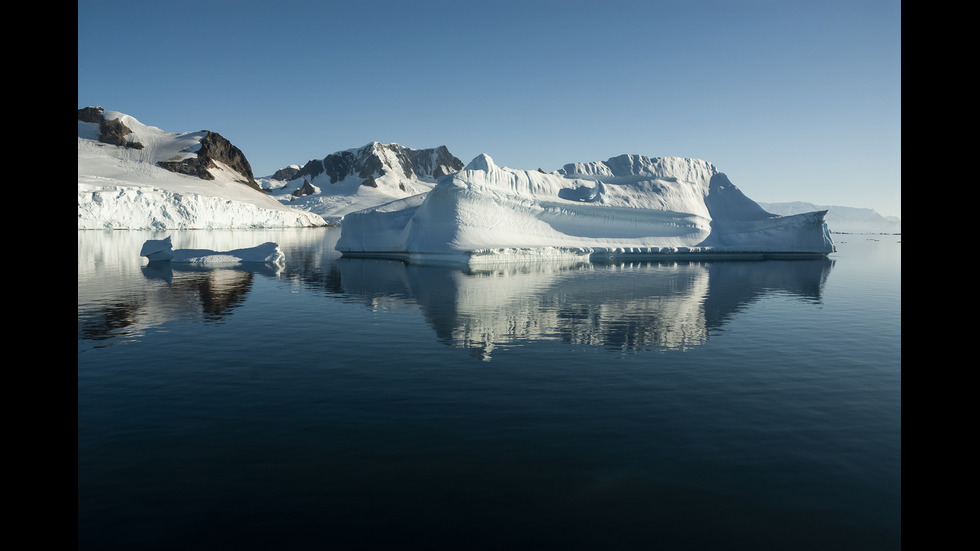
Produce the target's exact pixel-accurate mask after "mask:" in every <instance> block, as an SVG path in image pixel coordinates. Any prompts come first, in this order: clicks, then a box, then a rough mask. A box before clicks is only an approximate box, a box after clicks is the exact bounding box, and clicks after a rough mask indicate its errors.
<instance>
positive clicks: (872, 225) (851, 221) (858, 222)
mask: <svg viewBox="0 0 980 551" xmlns="http://www.w3.org/2000/svg"><path fill="white" fill-rule="evenodd" d="M759 205H761V206H762V208H764V209H766V210H768V211H769V212H773V213H776V214H782V215H789V214H799V213H801V212H810V211H815V210H825V211H827V226H829V227H830V231H831V232H835V233H902V220H901V219H900V218H898V217H896V216H882V215H880V214H878V213H877V212H876V211H875V210H874V209H864V208H857V207H842V206H839V205H824V206H821V205H814V204H813V203H806V202H803V201H793V202H789V203H759Z"/></svg>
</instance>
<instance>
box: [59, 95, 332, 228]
mask: <svg viewBox="0 0 980 551" xmlns="http://www.w3.org/2000/svg"><path fill="white" fill-rule="evenodd" d="M104 114H105V117H106V118H107V119H109V120H115V119H120V120H121V122H122V123H123V124H125V125H126V126H127V127H129V128H130V129H131V130H132V134H130V135H129V136H128V139H130V140H131V141H138V142H140V143H141V144H142V145H143V148H142V149H133V148H125V147H120V146H115V145H109V144H104V143H100V142H98V141H97V140H98V124H95V123H86V122H82V121H79V122H78V229H80V230H89V229H159V230H166V229H233V228H283V227H303V226H322V225H325V224H326V222H325V221H324V220H323V219H322V218H321V217H320V216H318V215H316V214H314V213H311V212H308V211H303V210H299V209H293V208H290V207H287V206H284V205H282V204H281V203H280V202H279V201H276V200H275V199H273V198H272V197H269V196H268V195H266V194H264V193H262V192H260V191H258V190H255V189H252V188H250V187H248V186H246V185H244V184H242V183H240V182H238V181H236V178H239V177H237V176H236V175H235V173H233V172H232V171H231V170H229V169H227V167H219V168H218V169H212V170H211V173H212V174H214V176H215V179H214V180H202V179H200V178H197V177H195V176H188V175H184V174H175V173H173V172H170V171H169V170H166V169H164V168H162V167H160V166H157V164H156V163H157V162H158V161H175V160H176V161H179V160H182V159H184V158H187V157H189V156H192V155H194V154H195V152H196V151H197V149H198V148H199V147H200V141H201V139H202V138H203V137H204V135H205V133H204V132H188V133H182V134H175V133H171V132H164V131H163V130H160V129H159V128H156V127H153V126H147V125H144V124H142V123H140V122H139V121H137V120H136V119H134V118H133V117H131V116H129V115H125V114H123V113H119V112H116V111H105V112H104Z"/></svg>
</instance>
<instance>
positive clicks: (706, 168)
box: [336, 154, 836, 265]
mask: <svg viewBox="0 0 980 551" xmlns="http://www.w3.org/2000/svg"><path fill="white" fill-rule="evenodd" d="M825 215H826V211H815V212H808V213H801V214H797V215H792V216H779V215H776V214H772V213H770V212H767V211H765V210H764V209H763V208H762V207H761V206H759V204H758V203H756V202H755V201H752V200H751V199H749V198H748V197H746V196H745V195H744V194H743V193H742V192H741V191H740V190H739V189H738V188H737V187H736V186H735V185H733V184H732V183H731V182H730V181H729V179H728V177H727V176H726V175H725V174H724V173H722V172H719V171H718V170H717V169H716V168H715V167H714V165H712V164H711V163H709V162H706V161H703V160H699V159H689V158H680V157H646V156H641V155H621V156H618V157H613V158H611V159H609V160H607V161H605V162H590V163H572V164H567V165H565V166H564V167H563V168H562V169H560V170H558V171H555V172H553V173H544V172H542V171H527V170H515V169H510V168H507V167H500V166H497V165H496V164H495V163H494V162H493V159H492V158H491V157H490V156H489V155H486V154H481V155H478V156H477V157H476V158H474V159H473V160H472V161H471V162H470V163H469V164H467V165H466V166H465V167H463V169H462V170H460V171H458V172H455V173H452V174H448V175H444V176H442V177H441V178H439V180H438V181H437V183H436V185H435V186H434V187H433V188H432V189H431V190H430V191H428V192H425V193H420V194H417V195H414V196H411V197H406V198H403V199H398V200H395V201H391V202H388V203H385V204H382V205H378V206H375V207H371V208H367V209H363V210H360V211H356V212H352V213H349V214H347V215H346V216H345V217H344V219H343V224H342V225H341V236H340V239H339V240H338V241H337V245H336V249H337V250H338V251H339V252H340V253H341V254H342V255H343V256H349V257H374V258H391V259H398V260H402V261H406V262H410V263H419V264H467V265H475V264H492V263H500V262H514V261H525V260H536V259H550V260H557V261H570V262H581V261H597V260H602V259H613V258H623V257H628V258H672V257H683V258H694V257H701V256H703V257H709V258H723V257H732V256H737V257H739V258H746V257H759V258H774V257H780V258H789V257H814V256H817V257H819V256H826V255H828V254H830V253H832V252H835V251H836V249H835V246H834V242H833V239H832V238H831V235H830V231H829V230H828V228H827V224H826V222H825Z"/></svg>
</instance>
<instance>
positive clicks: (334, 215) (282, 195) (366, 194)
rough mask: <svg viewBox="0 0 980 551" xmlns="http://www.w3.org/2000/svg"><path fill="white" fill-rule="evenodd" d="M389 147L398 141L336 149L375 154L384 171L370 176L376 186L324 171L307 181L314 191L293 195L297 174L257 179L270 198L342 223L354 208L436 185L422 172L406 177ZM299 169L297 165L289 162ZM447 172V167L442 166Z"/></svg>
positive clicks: (299, 180) (297, 184)
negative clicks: (336, 178)
mask: <svg viewBox="0 0 980 551" xmlns="http://www.w3.org/2000/svg"><path fill="white" fill-rule="evenodd" d="M389 146H395V147H398V144H397V143H392V144H381V143H379V142H372V143H370V144H367V145H366V146H364V147H359V148H352V149H348V150H346V151H339V152H337V154H338V155H339V154H345V153H346V154H350V155H351V156H352V157H354V158H358V157H363V156H364V155H367V154H374V155H377V156H378V158H379V159H380V161H381V163H382V166H383V167H384V172H385V173H384V174H374V175H372V178H373V179H374V183H375V185H376V186H377V187H371V186H365V185H362V184H363V182H364V180H365V178H363V177H361V176H360V175H358V174H350V175H348V176H347V177H346V178H344V179H343V180H340V181H338V182H330V178H329V176H328V175H327V174H326V173H321V174H320V175H318V176H317V177H316V178H314V179H312V180H310V181H309V182H310V185H312V186H314V188H316V191H315V193H313V194H311V195H305V196H302V197H296V196H294V195H293V192H294V191H295V190H296V189H298V188H299V187H300V186H302V185H303V182H304V178H302V177H299V178H296V179H294V180H290V181H289V182H283V181H281V180H273V179H271V178H258V179H257V181H258V182H259V185H260V186H262V188H263V189H267V190H269V193H270V195H271V196H272V197H274V198H276V199H278V200H279V201H280V202H282V203H283V204H285V205H289V206H293V207H296V208H300V209H303V210H307V211H309V212H312V213H315V214H318V215H320V216H321V217H323V219H324V220H326V221H327V222H328V223H330V224H334V225H339V224H341V222H342V220H343V219H344V217H345V216H346V215H347V214H349V213H351V212H355V211H359V210H363V209H366V208H371V207H375V206H377V205H380V204H383V203H388V202H390V201H394V200H398V199H402V198H404V197H406V196H411V195H415V194H419V193H426V192H428V191H429V190H431V189H432V188H433V187H434V186H435V185H436V179H435V178H431V177H428V176H425V175H422V176H419V175H413V176H411V177H408V176H405V169H404V168H403V166H402V163H401V161H400V160H399V159H398V158H397V156H396V155H394V154H393V153H392V151H391V148H390V147H389ZM431 164H432V165H433V166H435V165H436V153H433V154H432V161H431ZM289 166H290V167H295V168H299V166H298V165H289ZM444 170H445V171H446V172H448V169H446V168H445V167H444Z"/></svg>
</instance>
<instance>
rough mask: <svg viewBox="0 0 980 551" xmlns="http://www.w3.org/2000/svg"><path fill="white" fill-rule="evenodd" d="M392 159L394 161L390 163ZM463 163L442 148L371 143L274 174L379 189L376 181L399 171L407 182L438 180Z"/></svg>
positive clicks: (457, 168)
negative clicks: (352, 181) (352, 179)
mask: <svg viewBox="0 0 980 551" xmlns="http://www.w3.org/2000/svg"><path fill="white" fill-rule="evenodd" d="M389 158H393V160H394V162H389V160H388V159H389ZM463 166H464V165H463V162H462V161H460V160H459V159H458V158H456V157H455V156H453V155H452V154H451V153H450V152H449V149H448V148H447V147H446V146H444V145H442V146H439V147H436V148H430V149H411V148H408V147H403V146H401V145H398V144H381V143H378V142H373V143H370V144H368V145H366V146H364V147H362V148H360V149H351V150H347V151H339V152H337V153H331V154H330V155H327V156H326V157H325V158H323V159H322V160H318V159H314V160H311V161H309V162H308V163H306V165H304V166H303V167H302V168H300V169H298V170H297V169H296V168H295V167H288V168H283V169H280V170H279V171H277V172H276V174H275V175H273V178H276V179H285V180H287V181H288V180H296V179H298V178H307V179H309V180H313V179H314V178H317V177H320V176H321V175H326V176H327V177H328V178H329V182H330V183H331V184H336V183H337V182H340V181H341V180H344V179H346V178H347V177H349V176H355V175H356V176H357V177H358V178H361V179H362V180H363V181H362V183H361V185H366V186H371V187H377V185H378V184H377V182H376V181H375V178H377V177H379V176H384V175H385V174H387V173H388V172H389V171H391V170H398V171H399V172H400V173H401V175H403V176H404V177H405V178H406V179H414V178H425V177H430V178H435V179H438V178H439V177H441V176H445V175H446V174H451V173H453V172H457V171H459V170H461V169H462V168H463Z"/></svg>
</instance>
